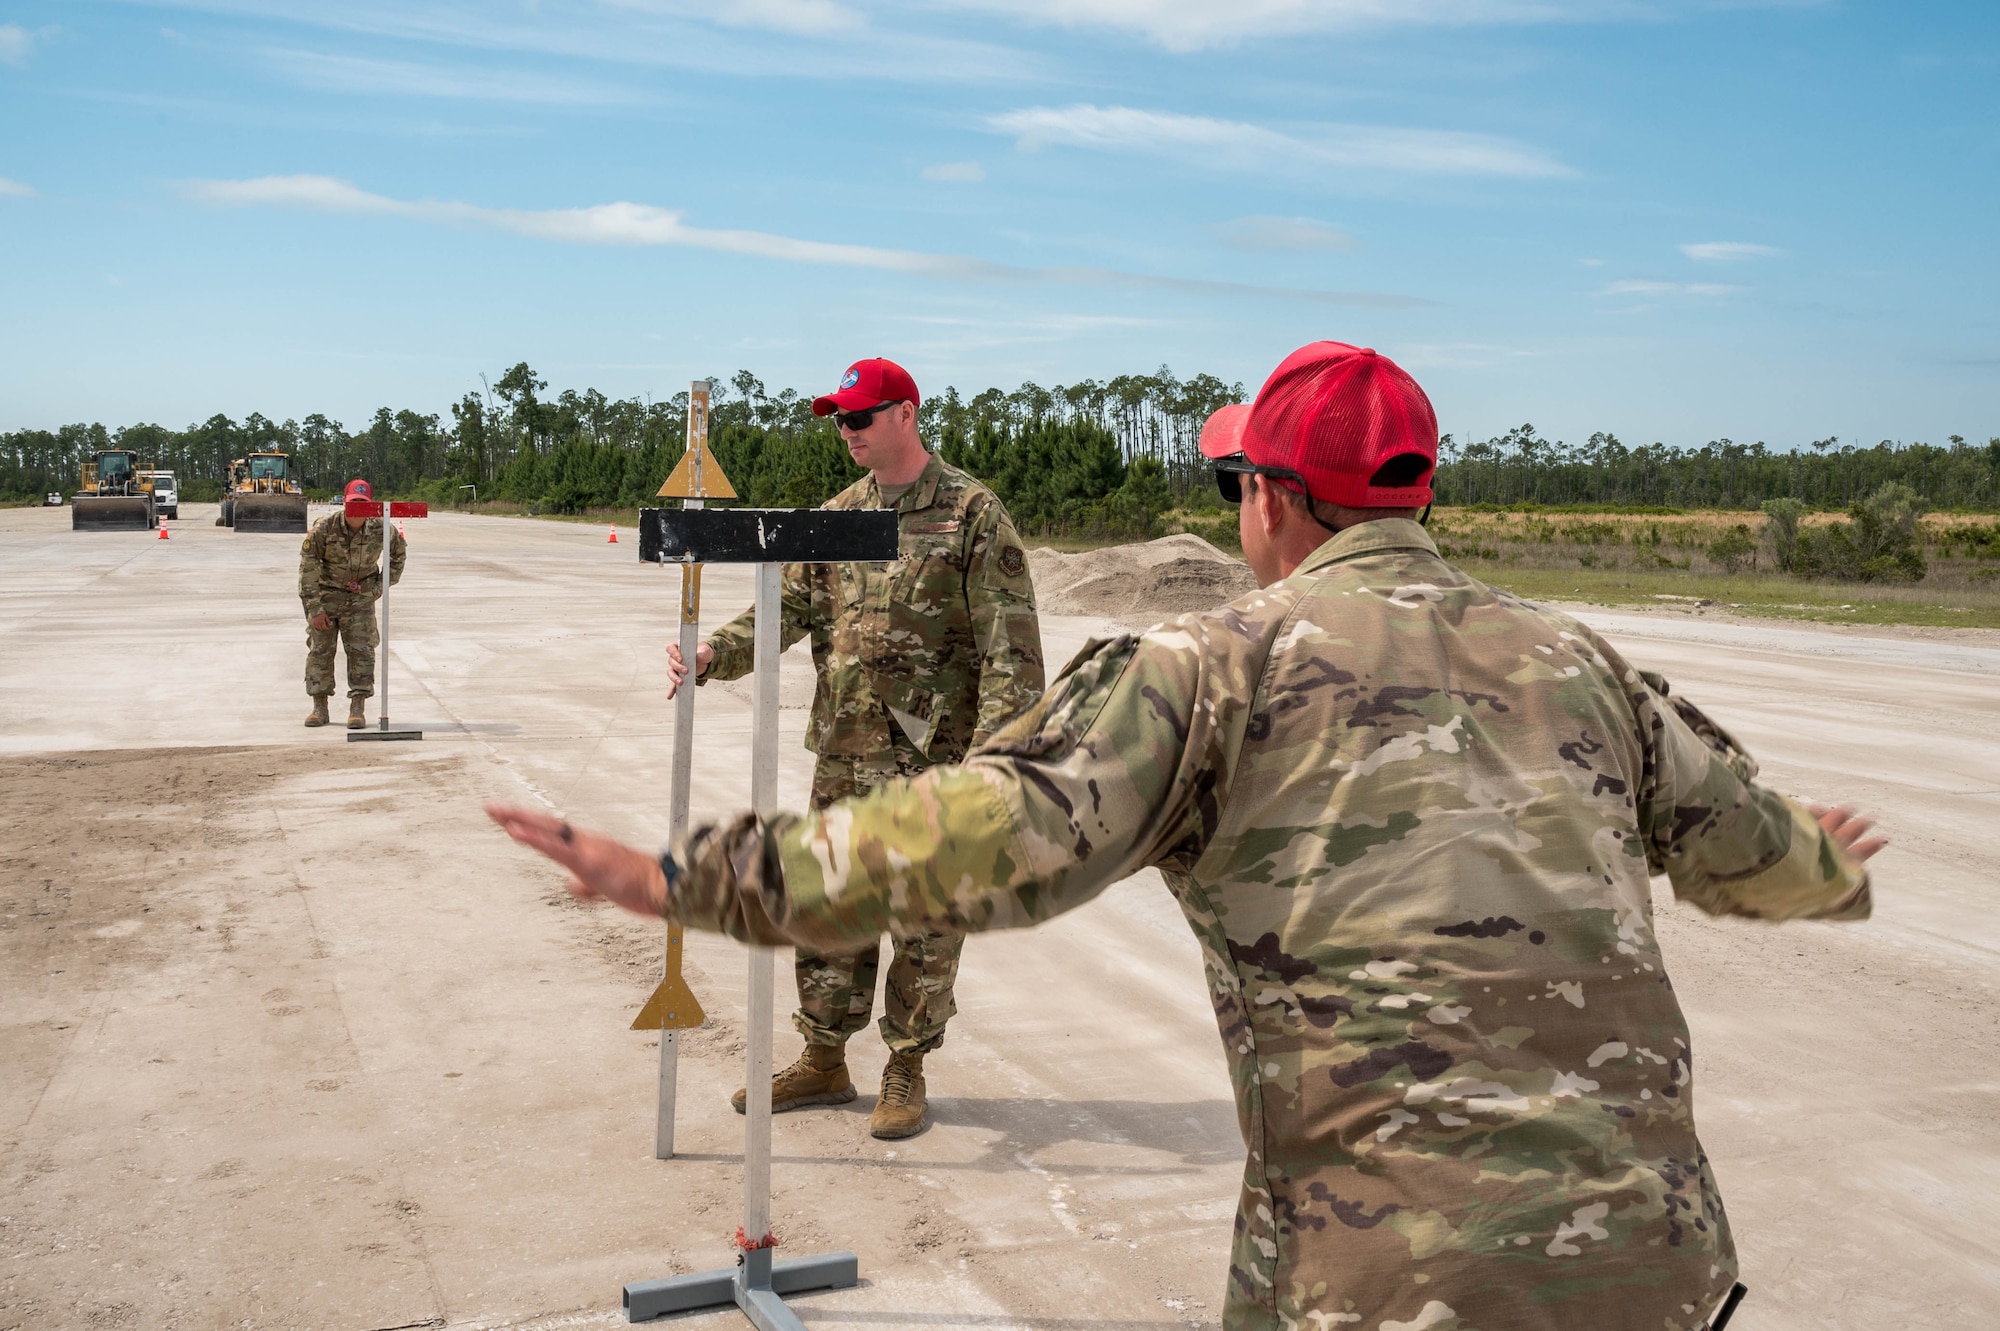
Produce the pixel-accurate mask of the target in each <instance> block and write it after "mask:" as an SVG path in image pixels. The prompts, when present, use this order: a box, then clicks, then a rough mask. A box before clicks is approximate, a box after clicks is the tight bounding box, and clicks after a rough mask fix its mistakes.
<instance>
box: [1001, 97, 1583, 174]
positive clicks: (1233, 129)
mask: <svg viewBox="0 0 2000 1331" xmlns="http://www.w3.org/2000/svg"><path fill="white" fill-rule="evenodd" d="M986 124H987V126H988V128H990V129H993V130H996V131H998V132H1000V133H1002V134H1011V135H1013V136H1015V139H1016V141H1017V142H1018V143H1019V144H1020V146H1021V147H1023V148H1028V149H1034V148H1039V147H1042V146H1044V145H1046V144H1063V145H1066V146H1070V147H1077V148H1097V149H1103V150H1109V151H1123V152H1146V153H1155V154H1159V155H1163V156H1172V157H1175V158H1178V159H1186V158H1188V157H1190V156H1197V157H1199V158H1201V159H1202V160H1204V161H1205V162H1206V163H1207V164H1208V165H1210V166H1215V167H1224V168H1232V169H1247V170H1260V171H1279V172H1289V171H1297V170H1299V169H1301V168H1306V169H1317V168H1325V167H1341V168H1347V169H1361V170H1369V171H1383V172H1400V173H1404V174H1413V175H1454V176H1511V177H1515V178H1521V179H1541V178H1547V177H1553V176H1570V175H1574V174H1575V172H1573V171H1571V170H1570V169H1569V168H1568V167H1566V166H1564V165H1563V164H1562V163H1561V162H1558V161H1556V160H1555V159H1554V158H1552V157H1550V156H1549V155H1548V154H1546V153H1544V152H1543V151H1542V150H1541V149H1539V148H1534V147H1531V146H1529V145H1527V144H1524V143H1517V142H1515V141H1513V140H1512V139H1504V138H1500V137H1498V136H1495V135H1491V134H1461V133H1456V132H1453V131H1449V130H1434V129H1394V128H1389V127H1386V126H1380V125H1323V126H1318V127H1315V128H1314V129H1313V130H1312V131H1311V132H1310V133H1300V134H1287V133H1284V132H1281V131H1279V130H1275V129H1270V128H1267V127H1265V126H1263V125H1253V124H1249V123H1247V122H1245V121H1241V120H1217V119H1214V118H1212V117H1209V116H1189V115H1179V114H1176V113H1174V112H1171V111H1142V110H1139V109H1137V108H1135V107H1129V106H1092V105H1090V104H1088V103H1079V104H1077V105H1075V106H1030V107H1024V108H1022V109H1021V110H1018V111H1008V112H1005V113H1003V114H1000V115H995V116H989V117H987V120H986Z"/></svg>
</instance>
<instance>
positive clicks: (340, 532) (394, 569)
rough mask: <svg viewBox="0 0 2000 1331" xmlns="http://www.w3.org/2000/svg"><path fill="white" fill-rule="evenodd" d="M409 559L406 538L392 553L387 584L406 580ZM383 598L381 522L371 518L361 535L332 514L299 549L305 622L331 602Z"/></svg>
mask: <svg viewBox="0 0 2000 1331" xmlns="http://www.w3.org/2000/svg"><path fill="white" fill-rule="evenodd" d="M407 557H408V551H407V549H406V548H405V542H404V540H403V537H402V534H401V533H400V532H399V533H397V535H396V543H395V545H394V546H393V547H392V548H391V549H390V551H389V582H390V585H392V586H393V585H394V584H396V583H399V582H401V581H402V580H403V561H404V560H405V559H406V558H407ZM381 595H382V519H381V518H369V519H367V520H366V521H364V522H363V523H362V524H361V526H360V529H359V530H350V529H349V528H348V526H347V519H346V517H345V516H344V515H342V514H340V513H329V514H327V515H326V516H325V517H323V518H321V519H320V520H319V521H318V522H315V523H314V524H313V528H312V530H311V531H309V532H307V533H306V539H305V540H304V541H302V542H301V543H300V544H299V600H300V601H302V602H304V603H305V608H306V618H307V619H311V618H312V617H313V616H314V615H317V614H319V613H320V612H321V611H323V610H325V609H326V608H327V607H326V603H327V601H328V600H330V599H332V600H339V601H341V602H342V603H343V604H344V603H345V600H346V598H347V597H350V596H365V597H367V598H368V599H369V600H374V599H376V598H377V597H379V596H381Z"/></svg>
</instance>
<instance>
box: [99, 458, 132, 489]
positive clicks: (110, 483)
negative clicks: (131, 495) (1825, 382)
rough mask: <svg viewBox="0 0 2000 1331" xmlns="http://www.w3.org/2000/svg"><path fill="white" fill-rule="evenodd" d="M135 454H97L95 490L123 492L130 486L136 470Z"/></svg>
mask: <svg viewBox="0 0 2000 1331" xmlns="http://www.w3.org/2000/svg"><path fill="white" fill-rule="evenodd" d="M138 461H139V455H138V454H137V453H122V452H110V453H99V454H98V455H97V458H96V462H97V488H98V489H99V490H116V491H119V492H121V493H122V492H123V491H124V490H125V489H126V488H128V487H129V486H130V485H131V484H132V477H133V473H134V472H135V471H137V470H138Z"/></svg>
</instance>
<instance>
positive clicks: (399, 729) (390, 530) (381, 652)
mask: <svg viewBox="0 0 2000 1331" xmlns="http://www.w3.org/2000/svg"><path fill="white" fill-rule="evenodd" d="M343 508H344V510H345V511H346V512H347V513H348V514H349V516H354V517H375V518H379V519H380V520H381V523H382V621H381V625H380V634H381V640H380V641H379V642H377V643H376V644H375V692H376V694H377V695H378V696H377V698H376V700H375V701H376V705H377V706H378V707H380V708H381V723H380V725H379V726H378V727H377V728H376V729H374V730H368V729H366V728H363V729H361V730H350V731H348V732H347V738H348V739H350V740H358V739H371V740H372V739H422V738H423V737H424V732H423V730H422V728H421V727H418V726H395V727H391V726H390V724H389V583H390V581H391V579H392V578H393V576H394V573H395V564H394V560H393V557H392V556H393V554H394V551H395V548H396V526H395V523H394V522H393V521H392V519H394V518H398V517H411V518H422V517H428V516H430V505H429V504H428V503H424V502H413V503H405V502H403V501H402V500H397V501H396V502H395V503H394V504H388V503H382V502H379V501H376V500H363V499H355V500H349V501H348V502H347V503H346V504H345V505H344V506H343Z"/></svg>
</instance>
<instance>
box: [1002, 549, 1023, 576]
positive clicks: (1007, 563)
mask: <svg viewBox="0 0 2000 1331" xmlns="http://www.w3.org/2000/svg"><path fill="white" fill-rule="evenodd" d="M1027 567H1028V557H1027V556H1026V555H1024V554H1022V553H1021V547H1020V546H1018V545H1005V546H1002V547H1000V571H1001V572H1002V573H1005V574H1006V575H1007V576H1008V577H1010V578H1018V577H1020V576H1021V573H1022V571H1023V570H1025V569H1026V568H1027Z"/></svg>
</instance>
